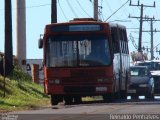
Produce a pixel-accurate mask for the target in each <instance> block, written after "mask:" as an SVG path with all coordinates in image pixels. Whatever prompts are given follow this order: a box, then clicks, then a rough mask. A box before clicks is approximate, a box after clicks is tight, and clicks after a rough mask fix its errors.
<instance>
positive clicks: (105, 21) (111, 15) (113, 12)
mask: <svg viewBox="0 0 160 120" xmlns="http://www.w3.org/2000/svg"><path fill="white" fill-rule="evenodd" d="M128 2H129V0H127V2H125V3H124V4H123V5H122V6H121V7H120V8H118V9H117V10H116V11H115V12H113V13H112V15H110V16H109V17H108V18H107V19H106V20H105V22H106V21H107V20H108V19H110V18H111V17H112V16H113V15H114V14H116V13H117V12H118V11H119V10H120V9H121V8H122V7H123V6H125V5H126V4H127V3H128Z"/></svg>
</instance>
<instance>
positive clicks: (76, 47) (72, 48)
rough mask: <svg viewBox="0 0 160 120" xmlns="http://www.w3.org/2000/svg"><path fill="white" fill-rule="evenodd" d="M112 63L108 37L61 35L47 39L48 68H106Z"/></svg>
mask: <svg viewBox="0 0 160 120" xmlns="http://www.w3.org/2000/svg"><path fill="white" fill-rule="evenodd" d="M110 62H111V56H110V50H109V44H108V39H107V37H106V36H103V35H92V36H82V35H76V36H74V35H72V36H71V35H60V36H50V37H48V39H47V44H46V66H47V67H80V66H82V67H85V66H104V65H109V64H110Z"/></svg>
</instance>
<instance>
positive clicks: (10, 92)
mask: <svg viewBox="0 0 160 120" xmlns="http://www.w3.org/2000/svg"><path fill="white" fill-rule="evenodd" d="M3 83H4V82H3V77H2V76H0V112H1V111H13V110H24V109H34V108H37V107H42V106H46V105H47V104H49V97H48V96H46V95H45V94H44V93H43V87H42V86H40V85H38V84H35V83H33V82H31V77H30V76H29V75H27V74H25V73H23V72H21V71H20V70H18V69H15V70H14V72H13V75H12V76H10V77H8V78H6V90H5V92H6V96H5V97H3V93H4V87H3Z"/></svg>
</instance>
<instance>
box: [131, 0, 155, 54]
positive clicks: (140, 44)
mask: <svg viewBox="0 0 160 120" xmlns="http://www.w3.org/2000/svg"><path fill="white" fill-rule="evenodd" d="M129 5H130V6H139V7H141V13H140V17H132V16H130V15H129V18H140V27H139V41H138V52H142V27H143V9H144V7H155V2H154V5H153V6H149V5H143V4H141V5H140V4H139V0H138V4H137V5H134V4H132V1H131V0H130V4H129Z"/></svg>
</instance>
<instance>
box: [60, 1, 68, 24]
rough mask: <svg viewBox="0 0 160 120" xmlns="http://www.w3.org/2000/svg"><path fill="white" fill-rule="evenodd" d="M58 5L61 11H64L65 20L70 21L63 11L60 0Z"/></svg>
mask: <svg viewBox="0 0 160 120" xmlns="http://www.w3.org/2000/svg"><path fill="white" fill-rule="evenodd" d="M58 5H59V7H60V9H61V11H62V14H63V16H64V17H65V19H66V20H67V21H68V18H67V16H66V15H65V13H64V11H63V9H62V7H61V5H60V2H59V0H58Z"/></svg>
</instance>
